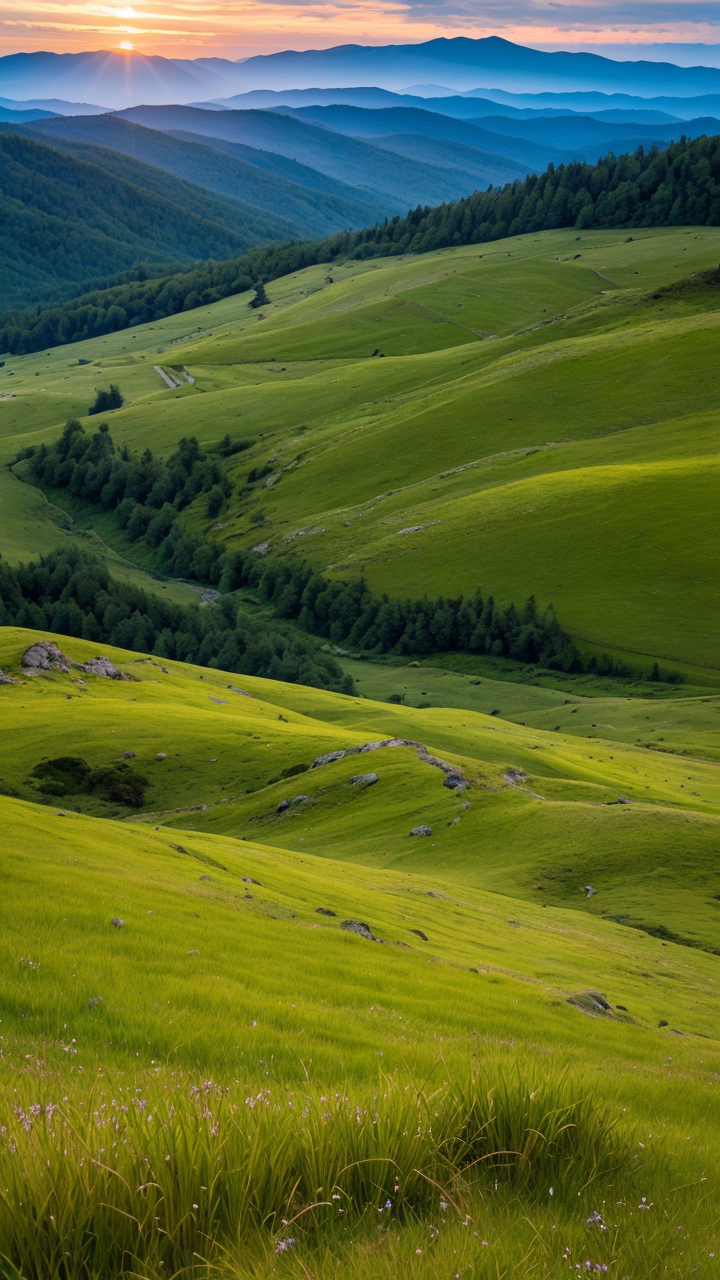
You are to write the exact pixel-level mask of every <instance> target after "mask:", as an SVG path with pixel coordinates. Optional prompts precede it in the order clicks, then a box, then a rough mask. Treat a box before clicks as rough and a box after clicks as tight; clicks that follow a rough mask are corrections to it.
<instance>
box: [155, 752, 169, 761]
mask: <svg viewBox="0 0 720 1280" xmlns="http://www.w3.org/2000/svg"><path fill="white" fill-rule="evenodd" d="M155 759H156V760H167V751H158V753H157V755H156V757H155Z"/></svg>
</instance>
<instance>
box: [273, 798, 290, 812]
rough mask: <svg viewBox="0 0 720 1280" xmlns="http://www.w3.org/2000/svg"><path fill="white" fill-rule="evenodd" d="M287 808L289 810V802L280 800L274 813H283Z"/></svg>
mask: <svg viewBox="0 0 720 1280" xmlns="http://www.w3.org/2000/svg"><path fill="white" fill-rule="evenodd" d="M289 808H290V801H289V800H281V801H280V803H279V805H278V807H277V809H276V810H275V812H276V813H284V812H285V810H286V809H289Z"/></svg>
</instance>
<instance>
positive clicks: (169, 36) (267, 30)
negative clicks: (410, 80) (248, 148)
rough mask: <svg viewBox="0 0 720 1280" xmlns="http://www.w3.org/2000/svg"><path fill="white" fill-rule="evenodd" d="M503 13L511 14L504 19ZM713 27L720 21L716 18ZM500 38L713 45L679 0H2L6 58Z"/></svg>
mask: <svg viewBox="0 0 720 1280" xmlns="http://www.w3.org/2000/svg"><path fill="white" fill-rule="evenodd" d="M505 15H507V18H505ZM715 21H716V19H715ZM454 35H466V36H488V35H499V36H504V37H505V38H506V39H508V40H515V41H517V42H518V43H520V44H530V45H541V46H545V47H554V48H572V47H573V46H577V45H585V46H587V45H588V44H595V43H597V44H624V43H631V44H632V43H647V42H652V41H660V42H664V41H699V42H703V41H704V42H708V43H714V42H715V41H717V39H718V27H717V26H716V25H715V22H714V21H713V20H712V13H711V8H710V6H709V5H706V4H703V3H702V0H700V3H694V2H693V0H678V2H677V3H675V4H672V5H667V4H663V3H658V4H655V3H653V0H636V3H635V4H632V3H631V4H629V5H628V4H626V3H622V0H605V3H603V2H602V0H601V2H600V3H597V4H593V3H592V0H580V3H574V4H572V5H570V4H565V3H562V0H561V2H560V3H552V2H546V3H544V4H543V3H539V4H538V3H534V2H533V0H530V2H529V3H528V0H525V3H523V2H522V0H521V2H520V3H519V4H518V5H517V6H513V9H512V11H510V9H509V7H506V6H504V5H503V6H499V5H498V4H489V5H487V6H483V4H482V2H478V3H471V4H467V3H463V4H459V5H456V6H453V5H452V3H447V0H439V2H438V3H437V4H436V5H432V4H425V3H423V4H415V3H412V0H410V2H408V3H401V2H397V0H347V2H343V0H314V2H310V3H305V4H303V3H299V4H291V3H286V2H285V3H283V2H282V0H281V2H278V3H271V2H268V0H234V2H232V3H231V2H228V3H225V2H224V0H208V2H202V3H200V2H199V0H176V2H175V3H164V2H163V0H156V2H155V3H150V4H134V5H122V4H108V3H106V4H102V3H92V2H89V3H86V4H83V3H78V2H77V0H75V3H73V0H70V3H65V4H63V3H60V2H59V0H0V53H2V54H7V53H14V52H19V51H30V50H33V49H51V50H54V51H56V52H58V53H64V52H78V51H80V50H86V49H116V50H117V49H125V50H126V52H127V53H128V56H132V51H137V52H140V53H144V54H155V53H157V54H163V55H164V56H165V57H176V58H196V57H202V56H205V57H208V56H216V57H225V58H233V59H234V58H242V57H247V56H250V55H252V54H255V53H270V52H273V51H274V50H278V49H288V48H292V49H307V48H326V47H328V46H330V45H337V44H345V43H358V44H390V43H402V44H405V43H414V42H417V41H421V40H431V39H433V38H435V37H437V36H454Z"/></svg>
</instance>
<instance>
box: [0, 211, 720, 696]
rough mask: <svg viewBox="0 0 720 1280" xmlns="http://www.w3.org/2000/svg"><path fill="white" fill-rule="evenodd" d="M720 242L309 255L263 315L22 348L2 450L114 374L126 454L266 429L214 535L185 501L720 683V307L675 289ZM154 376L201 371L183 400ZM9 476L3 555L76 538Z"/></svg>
mask: <svg viewBox="0 0 720 1280" xmlns="http://www.w3.org/2000/svg"><path fill="white" fill-rule="evenodd" d="M719 249H720V233H719V232H718V231H717V230H716V229H714V228H709V227H706V228H701V229H699V230H695V229H693V228H689V229H688V228H678V229H672V228H670V229H662V230H648V231H641V232H637V234H636V235H635V236H633V237H629V236H627V235H625V234H623V233H621V232H585V233H583V234H582V235H581V236H579V237H578V236H577V235H575V234H572V233H569V232H541V233H538V234H537V235H528V236H521V237H518V238H516V239H511V240H507V241H502V242H498V243H495V244H493V245H490V246H482V245H480V246H477V245H474V246H469V247H465V248H458V249H450V250H443V251H441V252H438V253H433V254H426V255H422V256H419V257H415V258H412V257H411V258H407V259H391V260H389V261H377V260H375V261H371V262H366V263H348V264H345V265H339V266H334V267H333V268H332V274H330V273H329V271H328V269H326V268H322V267H312V268H308V269H307V270H306V271H302V272H298V273H297V274H296V275H294V276H289V277H286V278H285V279H283V280H279V281H275V282H274V283H272V284H271V285H270V286H269V296H270V299H271V303H270V305H269V306H268V307H267V308H265V309H264V310H260V311H259V312H257V311H252V310H250V309H248V307H247V305H246V303H247V296H246V295H241V296H239V297H236V298H229V299H225V300H224V301H222V302H219V303H216V304H214V305H213V306H210V307H205V308H200V309H199V310H197V311H192V312H187V313H185V314H180V315H179V316H174V317H172V318H169V319H166V320H161V321H157V322H156V323H155V324H153V325H140V326H137V327H136V328H135V329H134V330H132V331H131V330H123V331H122V332H121V333H118V334H115V335H110V336H107V337H104V338H98V339H94V340H93V341H90V342H84V343H82V342H81V343H76V344H73V345H72V346H71V347H60V348H54V349H52V350H50V351H48V352H47V353H40V354H39V355H33V356H18V357H12V358H8V359H7V360H6V362H5V366H4V368H3V369H2V370H0V382H2V391H1V392H0V395H1V396H2V397H3V398H2V399H1V400H0V440H1V441H2V449H3V456H4V459H5V460H10V459H11V458H12V457H13V456H14V454H15V453H16V451H17V450H18V448H20V447H26V446H28V445H37V444H38V443H39V442H41V441H42V440H53V439H55V438H56V437H57V434H58V432H59V429H60V427H61V426H62V424H63V422H64V421H65V419H66V418H67V417H70V416H73V415H77V414H80V415H82V413H83V410H84V409H86V408H87V405H88V404H89V403H90V402H91V400H92V399H93V396H94V392H95V389H96V388H97V387H99V386H105V385H107V384H108V383H109V381H111V380H112V381H114V382H117V383H118V385H120V387H121V390H122V392H123V394H124V396H125V397H126V405H125V407H123V409H121V410H119V411H116V412H115V413H113V414H112V415H110V418H111V428H112V433H113V438H114V439H116V441H117V442H118V443H119V444H128V445H129V446H130V447H132V448H134V449H137V450H142V449H144V448H145V447H147V446H148V445H149V446H150V447H151V448H153V449H154V450H159V451H161V452H162V451H166V452H170V451H171V450H172V447H173V446H174V444H175V443H176V442H177V440H178V439H179V438H180V437H181V436H182V435H196V436H197V438H198V439H199V440H200V442H201V443H203V444H212V443H217V441H218V440H219V439H220V438H221V437H222V436H223V435H224V434H225V433H226V432H229V433H230V434H231V436H232V437H233V439H245V440H250V441H252V442H253V446H252V448H251V449H249V450H246V451H244V452H243V453H242V454H241V455H238V456H237V457H236V458H235V459H234V460H233V464H232V467H231V474H232V477H233V480H234V482H235V486H236V487H235V494H234V496H233V497H232V498H231V500H230V502H229V504H228V507H227V509H226V510H225V511H224V512H223V513H222V519H221V520H219V521H216V522H215V527H212V526H210V527H208V525H207V520H206V518H205V517H204V515H203V513H202V510H201V509H198V510H197V511H194V510H191V511H190V512H189V513H188V515H187V517H186V519H187V520H188V522H189V523H190V525H191V526H192V527H194V528H195V529H196V531H200V530H203V531H207V532H211V533H212V535H213V537H216V538H217V539H218V540H219V541H221V542H223V543H225V544H226V545H227V546H229V547H233V546H239V547H251V546H254V545H256V544H258V542H259V538H261V540H262V543H263V544H265V543H267V544H268V551H267V554H268V555H269V556H283V555H294V554H298V553H301V554H302V555H303V556H304V557H305V558H307V559H309V560H310V561H311V562H312V563H313V564H314V565H316V566H317V567H318V568H320V569H322V570H323V571H325V572H327V573H329V574H330V575H335V576H339V577H355V576H357V575H359V574H363V575H364V576H365V578H366V581H367V582H368V585H369V586H370V587H371V588H372V589H373V590H375V591H379V592H382V591H386V592H388V593H389V594H390V595H398V594H408V595H415V596H418V595H423V594H424V593H425V592H427V593H428V594H429V595H434V594H438V593H440V592H443V591H444V592H447V593H450V594H458V593H460V592H465V593H466V594H472V593H473V592H474V591H475V589H476V588H477V587H478V586H482V588H483V591H484V592H486V593H492V594H493V595H494V596H495V598H496V600H498V601H499V602H501V603H507V602H508V601H509V600H511V599H514V600H516V601H522V600H524V599H525V598H526V596H527V595H529V594H530V593H534V594H535V595H536V597H537V599H538V601H539V603H541V604H542V605H543V606H544V605H546V604H548V603H553V604H554V606H555V608H556V610H557V612H558V617H559V619H560V622H561V625H562V626H563V627H564V629H565V630H566V631H568V632H569V633H570V634H571V635H572V636H573V637H574V638H575V640H576V641H577V643H578V644H580V645H581V647H582V646H584V647H586V649H587V650H588V651H593V650H598V651H601V650H607V651H612V652H614V653H618V654H622V655H624V656H625V657H626V658H628V660H630V661H634V662H635V663H636V664H637V665H638V666H639V667H641V668H644V667H649V666H650V665H652V660H654V659H657V660H659V661H662V662H665V663H668V664H671V665H672V666H674V667H675V668H677V669H680V670H684V671H685V672H686V673H688V674H691V675H692V676H693V679H694V682H695V683H708V682H709V683H711V684H713V683H714V682H715V680H716V678H717V670H718V664H719V662H720V655H719V654H718V649H717V636H718V634H720V629H719V628H718V592H717V586H716V585H715V583H716V574H715V573H714V567H715V563H716V556H717V522H716V520H715V518H714V509H715V505H716V494H717V484H718V476H717V408H718V400H719V398H720V384H719V382H718V374H717V358H716V356H717V345H718V315H719V311H718V296H719V295H718V292H717V287H716V286H713V285H711V284H705V285H702V284H698V285H697V287H686V286H683V287H673V286H677V282H678V281H687V280H688V278H691V277H692V276H693V273H697V272H702V271H706V270H707V269H708V268H709V267H712V266H715V265H716V263H717V258H718V250H719ZM374 353H376V354H374ZM78 361H83V362H84V361H87V362H88V363H82V364H79V363H78ZM156 364H157V365H160V366H164V367H166V368H169V369H173V368H174V369H176V370H179V371H182V370H187V371H189V373H190V375H191V376H192V377H193V378H194V379H195V381H194V383H192V384H189V383H187V382H185V381H183V383H182V386H181V387H180V388H179V389H175V390H171V389H170V388H168V387H167V385H166V384H165V383H164V382H163V381H162V379H161V377H160V376H159V374H158V373H157V372H156V371H155V368H154V366H155V365H156ZM8 397H9V398H8ZM253 469H254V470H255V471H258V470H260V471H263V472H264V476H263V477H261V479H260V480H259V481H255V482H253V483H250V484H248V482H247V477H248V475H249V473H250V472H251V470H253ZM17 474H18V475H19V476H20V475H22V468H21V467H19V468H17ZM3 485H4V486H6V492H8V493H11V500H10V502H9V504H8V505H9V510H10V514H9V516H8V517H7V526H8V539H7V553H8V554H11V555H14V556H15V557H17V558H20V557H22V555H23V554H28V553H30V552H33V551H38V550H40V549H42V547H43V545H52V544H57V542H58V540H61V539H62V538H63V537H67V536H72V535H71V534H68V532H67V531H62V530H61V531H60V532H58V529H57V525H56V524H54V523H53V520H52V515H51V513H50V512H49V511H48V510H45V509H44V508H41V507H39V506H38V498H37V495H33V494H32V493H27V494H25V495H21V496H18V494H17V491H16V485H15V482H14V481H13V480H12V477H11V476H10V475H9V473H7V472H6V473H5V479H4V481H3ZM51 498H52V502H53V504H54V503H55V501H56V498H55V496H53V495H51ZM57 501H58V502H60V501H61V498H60V497H58V498H57ZM19 507H22V511H21V510H20V509H19ZM71 515H72V516H73V517H74V518H75V519H77V522H78V526H79V527H82V525H83V524H84V523H85V524H86V523H87V520H86V519H85V520H84V519H83V517H82V514H81V513H80V514H79V513H78V512H77V511H75V512H71ZM101 536H102V537H103V538H104V540H105V541H107V540H108V538H109V539H110V540H111V541H113V540H114V542H115V549H116V550H119V551H120V552H121V553H122V554H126V553H127V552H128V550H131V548H129V547H128V546H123V544H122V541H121V539H120V538H119V535H118V533H117V532H116V533H115V535H114V539H113V535H112V533H111V532H106V530H105V529H104V528H103V530H102V533H101ZM131 558H132V557H131Z"/></svg>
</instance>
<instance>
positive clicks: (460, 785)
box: [443, 773, 470, 791]
mask: <svg viewBox="0 0 720 1280" xmlns="http://www.w3.org/2000/svg"><path fill="white" fill-rule="evenodd" d="M443 786H444V787H449V789H450V790H451V791H467V789H468V787H469V786H470V783H469V782H468V781H467V779H466V778H462V777H461V776H460V774H458V773H450V774H448V776H447V778H446V779H445V781H444V782H443Z"/></svg>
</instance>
